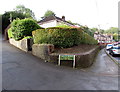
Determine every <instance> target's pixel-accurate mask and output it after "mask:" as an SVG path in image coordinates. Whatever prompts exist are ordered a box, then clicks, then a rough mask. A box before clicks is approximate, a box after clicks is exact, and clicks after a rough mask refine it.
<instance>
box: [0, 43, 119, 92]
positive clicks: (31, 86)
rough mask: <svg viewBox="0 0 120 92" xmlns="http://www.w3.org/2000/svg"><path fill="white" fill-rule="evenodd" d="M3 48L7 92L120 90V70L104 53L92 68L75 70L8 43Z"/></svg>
mask: <svg viewBox="0 0 120 92" xmlns="http://www.w3.org/2000/svg"><path fill="white" fill-rule="evenodd" d="M0 44H2V47H1V46H0V48H2V78H3V79H2V85H3V86H2V88H3V89H5V90H118V67H117V65H116V64H115V63H114V62H112V61H111V59H110V58H109V57H108V56H107V55H106V53H105V52H104V50H101V51H100V53H99V54H98V56H97V58H96V61H95V63H94V64H93V65H92V66H91V67H90V68H87V69H73V68H72V67H67V66H58V65H55V64H51V63H45V62H44V61H43V60H42V59H39V58H37V57H35V56H33V55H32V54H30V53H26V52H23V51H21V50H19V49H18V48H16V47H14V46H12V45H10V44H9V43H8V42H7V41H1V42H0ZM0 50H1V49H0ZM112 92H114V91H112Z"/></svg>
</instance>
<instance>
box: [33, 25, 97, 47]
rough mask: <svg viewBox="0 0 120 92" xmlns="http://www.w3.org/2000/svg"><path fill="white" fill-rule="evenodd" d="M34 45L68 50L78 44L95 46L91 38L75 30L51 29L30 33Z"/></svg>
mask: <svg viewBox="0 0 120 92" xmlns="http://www.w3.org/2000/svg"><path fill="white" fill-rule="evenodd" d="M32 35H33V40H34V43H35V44H54V45H55V47H60V48H68V47H72V46H75V45H79V44H97V41H96V40H94V38H92V37H91V36H89V35H88V34H86V33H84V31H83V30H81V29H77V28H61V27H52V28H46V29H37V30H36V31H33V32H32Z"/></svg>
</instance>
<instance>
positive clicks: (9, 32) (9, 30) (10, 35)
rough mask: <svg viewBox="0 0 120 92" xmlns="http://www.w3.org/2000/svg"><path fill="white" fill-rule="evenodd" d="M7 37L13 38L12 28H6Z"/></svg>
mask: <svg viewBox="0 0 120 92" xmlns="http://www.w3.org/2000/svg"><path fill="white" fill-rule="evenodd" d="M8 37H9V38H13V34H12V29H11V28H9V29H8Z"/></svg>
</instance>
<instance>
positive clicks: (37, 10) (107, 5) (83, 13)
mask: <svg viewBox="0 0 120 92" xmlns="http://www.w3.org/2000/svg"><path fill="white" fill-rule="evenodd" d="M119 1H120V0H2V1H1V3H0V14H3V13H4V12H5V11H12V10H13V9H15V7H16V6H17V5H24V6H25V7H26V8H30V9H31V10H32V11H33V12H34V14H35V17H36V18H37V20H40V19H41V17H42V16H43V15H44V13H45V12H46V11H47V10H52V11H53V12H54V13H55V14H56V16H58V17H62V16H65V19H66V20H71V21H72V22H74V23H79V24H81V25H87V26H88V27H90V28H93V27H97V28H100V29H108V28H110V27H118V2H119Z"/></svg>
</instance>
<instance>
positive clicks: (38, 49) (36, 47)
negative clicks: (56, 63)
mask: <svg viewBox="0 0 120 92" xmlns="http://www.w3.org/2000/svg"><path fill="white" fill-rule="evenodd" d="M53 51H54V45H52V44H33V46H32V54H33V55H35V56H37V57H39V58H41V59H44V60H46V61H50V53H52V52H53Z"/></svg>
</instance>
